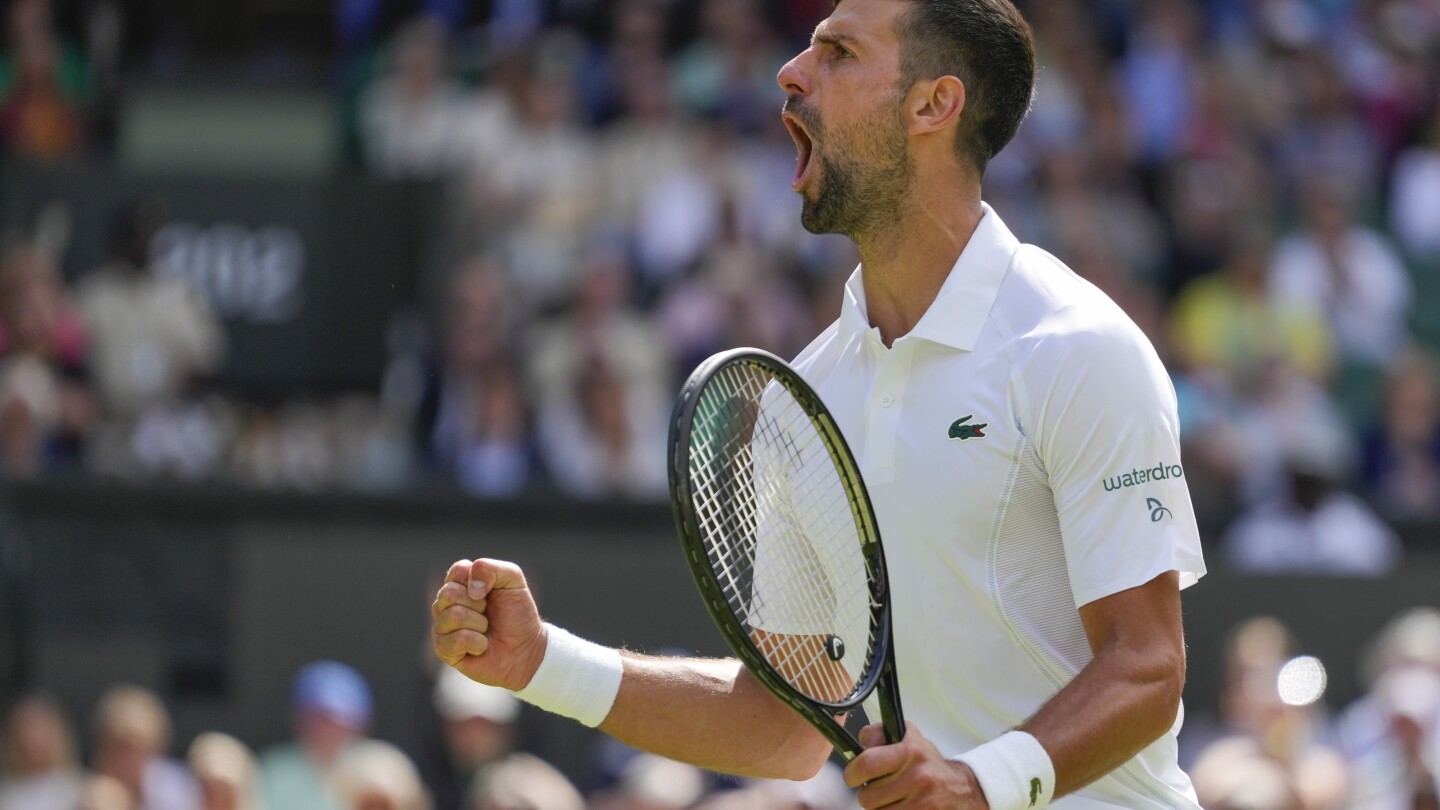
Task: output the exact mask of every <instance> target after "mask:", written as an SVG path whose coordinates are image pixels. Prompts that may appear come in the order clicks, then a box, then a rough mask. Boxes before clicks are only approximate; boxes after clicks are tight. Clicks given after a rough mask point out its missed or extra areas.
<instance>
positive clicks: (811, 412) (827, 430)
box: [667, 348, 905, 761]
mask: <svg viewBox="0 0 1440 810" xmlns="http://www.w3.org/2000/svg"><path fill="white" fill-rule="evenodd" d="M736 363H753V364H756V365H759V366H762V367H764V368H765V369H766V370H767V371H769V372H770V373H771V375H772V376H773V377H774V379H775V380H776V381H777V382H779V383H780V384H781V385H783V386H785V388H786V389H787V390H788V391H789V392H790V394H791V395H792V396H794V398H795V401H796V402H797V403H799V404H800V406H801V408H802V409H803V410H804V412H805V414H806V416H808V417H809V419H810V422H811V424H812V425H813V426H814V427H815V429H816V431H817V433H818V434H819V435H820V437H821V440H822V441H823V442H824V444H825V449H826V452H827V453H829V455H830V458H831V459H832V460H833V461H834V462H835V464H836V466H837V467H839V469H840V471H841V473H842V478H844V479H845V487H844V488H845V494H846V499H847V501H848V502H849V505H850V511H851V515H852V517H853V518H854V519H855V524H856V527H857V528H858V529H859V532H860V535H861V537H862V538H863V542H862V544H861V550H862V553H863V554H864V556H865V567H866V570H867V574H868V575H867V577H866V580H867V585H868V587H869V591H870V600H871V605H872V606H873V605H879V606H880V607H879V615H878V616H877V620H878V625H879V627H878V629H877V632H878V634H879V642H878V644H879V649H880V655H879V656H876V658H877V659H878V665H877V664H876V663H875V662H872V663H871V665H870V667H869V668H868V670H867V671H866V672H865V673H864V677H863V679H862V680H861V682H860V685H859V687H858V688H856V689H855V690H854V691H853V692H852V693H851V694H850V696H849V697H847V698H846V699H845V700H843V701H840V702H828V701H822V700H818V699H815V698H811V697H808V696H806V695H804V694H802V693H801V692H800V691H799V690H798V689H796V688H795V687H793V686H791V685H790V683H789V682H787V681H786V680H785V678H784V677H783V676H782V675H781V674H780V673H779V672H777V671H776V670H775V668H774V667H773V666H771V664H770V662H769V661H767V660H766V658H765V656H764V654H763V653H762V652H761V651H760V649H759V647H757V646H756V644H755V642H754V640H753V639H751V637H750V635H749V634H748V633H746V632H745V628H744V625H743V624H742V623H741V621H740V619H739V618H738V617H737V616H736V615H735V612H734V611H733V610H731V608H730V604H729V601H728V600H727V599H726V597H725V591H724V588H723V587H722V585H721V584H720V582H719V580H718V579H717V578H716V576H715V569H714V567H713V566H712V565H711V564H710V561H709V552H708V551H707V549H706V546H705V541H704V537H703V536H702V534H701V530H700V521H699V519H698V516H697V515H696V513H695V503H694V500H693V497H692V490H691V486H690V453H689V450H690V433H691V429H692V427H693V426H694V417H695V409H696V408H697V407H698V406H699V404H700V398H701V393H702V392H703V391H704V390H705V386H706V385H707V384H708V383H709V382H710V380H711V378H713V377H714V376H715V375H716V374H717V373H719V372H720V370H721V369H723V368H726V367H727V366H730V365H732V364H736ZM668 450H669V452H668V453H667V457H668V459H669V465H668V466H669V478H670V494H671V498H670V505H671V510H672V512H673V513H674V517H675V527H676V530H677V532H678V533H679V535H680V542H681V545H682V546H683V547H684V551H685V562H686V564H687V565H688V566H689V568H690V573H691V575H692V576H693V577H694V579H695V584H696V586H697V587H698V588H699V589H700V595H701V598H702V599H703V601H704V603H705V609H706V610H707V611H708V612H709V613H710V618H711V619H712V620H714V622H715V626H716V627H717V628H719V630H720V633H721V635H722V636H724V638H725V642H726V644H728V645H729V647H730V650H731V652H733V653H734V654H735V656H736V657H737V658H739V659H740V661H741V663H743V664H744V665H745V666H746V668H747V669H749V670H750V672H751V673H752V674H753V675H754V676H755V678H756V680H758V681H759V682H760V684H761V685H762V686H764V687H765V688H766V689H767V690H768V691H769V692H770V693H771V694H772V695H774V696H775V697H776V698H778V699H779V700H780V701H781V702H782V703H784V704H785V705H787V706H789V707H790V708H791V709H793V710H794V711H796V712H797V713H799V714H800V716H801V717H803V718H804V719H805V720H807V721H808V722H809V723H810V725H812V726H814V727H815V729H816V730H817V731H819V732H820V733H821V734H822V735H824V736H825V738H826V739H827V740H829V742H830V744H831V745H832V746H833V747H834V748H835V750H836V751H837V752H838V753H839V754H840V755H841V756H842V757H844V758H845V760H846V761H849V760H851V759H854V758H855V757H856V756H858V755H859V754H860V752H861V751H863V750H864V746H862V745H861V744H860V741H859V740H857V739H856V738H855V735H853V734H851V733H850V731H849V730H848V729H846V728H845V726H844V725H843V724H842V723H840V722H839V721H838V720H836V718H835V715H836V714H839V713H843V712H848V711H851V710H854V709H855V708H856V707H858V706H860V704H861V703H862V702H863V701H864V700H865V699H866V698H867V697H868V696H869V695H870V694H871V693H872V692H875V691H876V688H877V687H879V694H878V698H879V703H880V714H881V717H880V718H879V720H880V722H881V723H882V724H883V725H884V726H885V736H886V741H887V742H890V743H894V742H898V741H899V740H900V739H901V738H902V737H903V736H904V733H905V720H904V714H903V711H902V710H901V707H900V689H899V680H898V678H897V676H896V673H895V654H894V650H893V646H892V638H891V626H890V600H889V590H890V583H889V579H888V576H887V574H886V567H885V553H884V548H883V547H882V546H881V543H880V530H879V524H878V523H877V522H876V520H875V510H874V508H873V507H872V506H871V503H870V496H869V494H868V492H867V491H866V489H865V481H864V479H863V478H862V477H861V475H860V468H859V465H857V464H856V463H855V457H854V455H852V454H851V452H850V446H849V445H848V444H847V443H846V441H845V436H844V435H843V434H841V432H840V428H839V427H838V426H837V425H836V424H835V419H834V417H832V416H831V414H830V410H829V409H828V408H826V407H825V403H824V402H823V401H821V399H820V396H819V395H818V394H816V393H815V390H814V389H813V388H811V387H810V385H809V384H808V383H806V382H805V380H804V379H803V378H801V377H800V375H799V374H798V373H796V371H795V370H794V369H793V368H791V367H790V365H789V364H788V363H786V362H785V361H784V360H781V359H780V358H779V357H776V356H775V355H773V354H771V353H769V352H766V351H763V350H760V349H751V348H740V349H731V350H729V351H724V352H721V353H719V354H716V355H714V356H712V357H710V358H708V359H707V360H705V362H703V363H701V364H700V365H699V366H698V367H697V368H696V369H695V371H694V372H692V373H691V375H690V377H689V379H687V380H686V381H685V385H684V386H683V387H681V389H680V395H679V397H678V398H677V399H676V403H675V410H674V412H673V413H672V415H671V419H670V437H669V445H668ZM875 719H876V718H871V722H874V720H875Z"/></svg>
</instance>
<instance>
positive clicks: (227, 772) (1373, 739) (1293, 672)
mask: <svg viewBox="0 0 1440 810" xmlns="http://www.w3.org/2000/svg"><path fill="white" fill-rule="evenodd" d="M1302 652H1303V651H1302V650H1301V649H1299V647H1298V642H1297V641H1296V639H1295V638H1294V636H1293V635H1291V633H1290V631H1289V630H1288V629H1287V628H1286V627H1285V626H1284V625H1283V624H1282V623H1281V622H1280V621H1279V620H1277V619H1274V618H1271V617H1264V616H1261V617H1255V618H1252V619H1248V620H1246V621H1244V622H1243V623H1241V624H1240V625H1239V626H1238V627H1236V628H1235V629H1234V630H1233V632H1232V633H1231V634H1230V636H1229V639H1228V642H1227V643H1226V646H1225V649H1224V650H1223V652H1221V654H1220V655H1219V656H1217V658H1219V659H1220V660H1221V661H1222V666H1223V676H1222V678H1221V683H1220V693H1219V695H1218V700H1217V701H1216V703H1215V704H1214V705H1198V706H1197V705H1194V704H1191V705H1188V706H1186V707H1184V708H1185V709H1186V710H1187V711H1183V712H1182V716H1181V718H1180V722H1182V723H1183V726H1182V730H1181V736H1180V744H1181V750H1180V756H1181V762H1182V764H1183V765H1184V766H1185V767H1186V768H1187V770H1188V771H1189V772H1190V773H1191V775H1192V778H1193V779H1194V781H1195V786H1196V790H1197V792H1198V794H1199V797H1200V802H1201V804H1202V805H1203V806H1204V807H1205V808H1207V810H1436V808H1437V807H1440V799H1437V792H1440V781H1437V775H1440V610H1437V609H1435V608H1433V607H1421V608H1414V609H1411V610H1407V611H1404V612H1402V613H1401V614H1399V615H1397V616H1395V617H1394V618H1393V619H1392V620H1391V621H1390V622H1389V623H1388V624H1387V625H1386V626H1385V627H1384V628H1383V629H1382V630H1381V632H1380V633H1379V635H1378V636H1377V638H1376V639H1375V641H1374V642H1373V644H1372V645H1371V646H1370V648H1369V649H1368V650H1367V651H1366V653H1365V657H1364V660H1363V662H1362V666H1361V671H1362V681H1363V685H1362V688H1363V692H1362V694H1361V695H1360V697H1359V698H1358V699H1356V700H1354V701H1352V702H1350V703H1349V705H1346V706H1343V708H1340V710H1338V711H1337V710H1335V709H1336V702H1335V699H1334V697H1333V695H1328V694H1327V689H1326V687H1327V675H1326V670H1325V668H1324V664H1323V663H1322V662H1320V661H1319V660H1318V659H1316V658H1314V657H1311V656H1306V655H1303V654H1302ZM1332 663H1335V662H1332ZM1345 665H1348V662H1346V664H1345ZM431 690H432V691H431V702H430V709H429V711H430V712H431V713H432V717H431V720H432V722H430V723H427V724H425V725H426V727H427V728H429V729H431V731H430V732H429V733H430V739H427V740H425V741H423V742H422V743H421V744H420V745H419V746H418V747H417V748H416V749H415V750H410V751H407V750H402V749H401V748H400V747H398V746H396V745H394V744H392V743H390V742H386V741H384V740H383V739H380V738H378V737H377V736H376V735H375V734H374V732H373V729H372V719H373V715H374V708H375V707H374V700H375V698H374V696H373V695H372V693H371V690H370V688H369V686H368V684H367V682H366V680H365V678H364V676H363V675H362V674H361V673H359V672H358V671H356V670H355V669H354V668H352V667H350V666H348V665H346V664H343V663H340V662H337V661H314V662H311V663H308V664H306V665H305V666H304V667H302V668H301V669H300V670H299V672H298V673H297V674H296V676H295V678H294V682H293V685H292V688H291V690H290V706H289V712H290V717H291V722H292V729H293V732H292V737H291V738H290V739H289V740H287V741H284V742H280V743H276V744H272V745H268V746H265V747H262V748H261V749H260V750H259V751H258V753H257V752H256V751H255V750H254V749H252V748H251V747H250V745H248V744H247V742H246V741H242V740H240V739H237V738H236V737H234V736H231V735H229V734H226V733H223V732H219V731H209V732H204V733H200V734H198V735H196V736H195V737H194V738H193V739H192V740H190V741H188V745H179V746H177V742H180V741H177V740H176V739H175V735H174V733H173V731H172V728H171V723H170V719H169V716H168V713H167V711H166V707H165V706H164V704H163V703H162V702H161V700H160V699H159V698H158V697H157V696H156V695H155V694H154V693H152V692H150V691H148V690H146V689H143V688H140V687H138V686H133V685H120V686H115V687H113V688H111V689H109V690H107V691H106V692H105V693H104V694H103V695H102V696H101V697H100V698H99V700H98V702H97V703H96V705H95V707H94V709H93V711H92V713H91V720H90V724H89V727H88V734H87V735H86V736H85V738H84V741H83V744H82V742H81V740H80V739H79V737H78V736H77V733H76V730H75V728H74V726H73V725H72V723H71V720H70V717H71V714H70V712H69V711H68V710H67V709H68V707H65V706H63V705H62V704H61V703H60V702H58V701H57V700H56V699H55V698H53V697H50V696H47V695H45V694H43V693H31V694H28V695H25V696H21V697H20V698H19V699H17V700H13V701H9V702H7V704H6V706H5V707H4V709H5V711H6V712H7V713H6V715H5V719H4V736H3V759H0V810H587V808H588V810H855V808H857V807H858V805H857V804H856V802H855V799H854V796H853V793H852V791H850V790H849V789H848V788H847V787H846V786H845V783H844V779H843V776H842V774H841V771H840V768H839V766H838V765H837V764H835V763H833V762H832V763H829V764H827V766H826V767H825V768H824V769H823V770H822V771H821V772H820V774H819V775H818V776H816V777H815V778H813V779H811V780H809V781H807V782H785V781H779V782H769V781H759V782H755V781H748V780H741V779H735V778H731V777H723V776H720V775H718V774H714V773H709V772H705V771H701V770H699V769H696V768H693V767H691V766H688V765H683V764H680V763H677V762H673V761H670V760H666V759H663V758H660V757H656V756H653V755H649V754H642V753H638V752H636V751H634V750H632V749H629V748H627V747H625V746H623V745H621V744H619V743H617V742H614V741H613V740H608V739H605V738H599V737H597V738H595V739H596V742H595V743H594V744H593V745H592V748H591V750H590V751H589V753H588V755H587V756H586V757H585V761H586V763H587V764H586V765H585V766H584V769H583V772H581V773H577V774H572V775H571V776H567V775H566V774H565V773H562V772H561V771H560V770H559V769H557V768H556V767H555V766H553V765H551V764H549V763H547V762H546V761H545V760H543V759H541V758H539V757H537V756H536V755H534V754H533V753H530V752H529V751H528V750H527V748H526V746H524V745H522V744H521V743H522V741H524V740H529V741H531V742H534V741H535V737H536V735H535V734H534V733H533V731H530V732H526V729H525V727H526V726H527V725H529V724H531V723H532V721H534V720H535V719H536V717H537V716H536V714H535V712H536V710H534V709H531V708H528V707H524V706H522V705H521V704H520V703H519V701H518V700H517V699H516V698H515V697H514V695H512V694H511V693H510V692H508V691H506V690H503V689H496V688H492V687H487V686H483V685H481V684H477V683H475V682H473V681H470V680H468V679H467V678H465V677H464V676H463V675H460V674H459V673H457V672H455V671H454V670H452V669H449V668H448V667H441V668H439V671H438V672H436V674H435V675H434V677H433V680H432V681H431ZM277 710H280V711H283V709H281V708H280V707H277ZM532 729H533V726H532ZM572 776H573V777H574V778H573V779H572V778H571V777H572Z"/></svg>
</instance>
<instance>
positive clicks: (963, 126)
mask: <svg viewBox="0 0 1440 810" xmlns="http://www.w3.org/2000/svg"><path fill="white" fill-rule="evenodd" d="M906 2H908V3H910V6H911V7H910V8H909V9H908V10H906V11H905V12H904V13H902V14H901V16H900V17H899V19H898V20H897V21H896V23H895V29H896V34H897V35H898V36H899V39H900V87H901V88H902V89H908V88H909V87H910V86H911V85H913V84H914V83H915V82H917V81H920V80H921V79H934V78H937V77H940V76H955V77H957V78H958V79H960V81H962V82H964V84H965V112H964V113H963V114H962V118H961V123H960V130H959V132H958V133H957V135H956V139H955V149H956V151H957V152H958V153H959V155H960V157H961V159H962V160H967V161H969V162H970V163H971V164H972V165H974V166H975V168H976V169H978V170H979V172H980V174H982V175H983V174H984V173H985V166H986V164H988V163H989V162H990V159H991V158H993V157H995V156H996V155H997V154H999V153H1000V150H1001V149H1004V148H1005V145H1006V144H1008V143H1010V139H1011V138H1014V137H1015V132H1016V130H1018V129H1019V128H1020V122H1021V121H1023V120H1025V115H1026V113H1028V112H1029V111H1030V101H1031V98H1032V97H1033V96H1034V92H1035V42H1034V39H1033V37H1032V36H1031V33H1030V25H1029V23H1027V22H1025V18H1024V17H1023V16H1021V15H1020V11H1019V10H1018V9H1016V8H1015V6H1014V4H1012V3H1011V2H1010V0H906ZM837 4H838V3H837Z"/></svg>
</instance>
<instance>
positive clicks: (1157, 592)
mask: <svg viewBox="0 0 1440 810" xmlns="http://www.w3.org/2000/svg"><path fill="white" fill-rule="evenodd" d="M1080 620H1081V622H1082V623H1083V624H1084V626H1085V633H1086V635H1087V636H1088V637H1089V640H1090V647H1091V649H1092V650H1093V651H1094V653H1095V657H1094V659H1093V660H1092V661H1091V662H1090V663H1089V664H1088V665H1086V667H1085V668H1084V669H1083V670H1081V671H1080V674H1078V675H1076V676H1075V678H1074V679H1073V680H1072V681H1070V683H1068V684H1066V685H1065V687H1064V688H1063V689H1061V690H1060V691H1059V692H1058V693H1056V694H1055V695H1054V696H1053V697H1051V698H1050V700H1049V701H1047V702H1046V703H1045V705H1044V706H1042V707H1041V708H1040V710H1039V711H1037V712H1036V713H1035V715H1034V716H1033V717H1032V718H1030V720H1029V721H1027V722H1026V723H1025V724H1024V725H1022V726H1021V727H1020V728H1021V730H1022V731H1025V732H1028V733H1029V734H1031V735H1033V736H1034V737H1035V738H1036V739H1037V740H1039V742H1040V744H1041V746H1042V747H1043V748H1044V749H1045V751H1046V753H1047V754H1049V756H1050V761H1051V762H1052V763H1053V764H1054V766H1055V781H1056V788H1055V796H1056V797H1059V796H1062V795H1064V794H1066V793H1071V792H1074V791H1076V790H1079V789H1080V788H1082V787H1084V786H1085V785H1087V784H1089V783H1091V782H1093V781H1095V780H1096V779H1099V778H1100V777H1101V776H1104V775H1105V774H1107V773H1109V772H1110V771H1112V770H1114V769H1115V768H1117V767H1119V766H1120V765H1122V764H1124V763H1125V762H1126V761H1127V760H1129V759H1130V758H1131V757H1133V756H1135V754H1137V753H1139V752H1140V750H1141V749H1143V748H1144V747H1145V746H1147V745H1149V744H1150V743H1151V742H1154V741H1155V740H1156V739H1157V738H1158V737H1160V735H1162V734H1164V733H1165V732H1166V731H1167V730H1168V729H1169V728H1170V726H1171V725H1173V724H1174V722H1175V716H1176V712H1177V711H1178V710H1179V704H1180V691H1181V688H1182V687H1183V686H1184V683H1185V646H1184V639H1183V636H1182V632H1181V624H1180V586H1179V575H1178V574H1176V573H1175V572H1173V571H1171V572H1168V573H1165V574H1162V575H1160V576H1158V577H1156V578H1154V579H1152V580H1150V581H1149V582H1147V583H1145V584H1144V585H1140V586H1138V587H1135V588H1131V589H1129V590H1125V591H1121V592H1119V593H1116V594H1112V595H1110V596H1107V597H1105V598H1103V599H1097V600H1096V601H1094V602H1092V603H1090V604H1088V605H1085V606H1084V607H1082V608H1080ZM860 741H861V742H862V743H864V744H865V745H867V746H876V747H873V748H868V749H867V750H866V751H865V753H863V754H861V755H860V756H859V757H856V758H855V760H854V761H852V762H851V763H850V765H849V766H848V767H847V768H846V770H845V778H846V781H847V782H849V783H850V785H851V786H852V787H861V786H862V785H863V786H864V787H863V788H862V790H861V791H860V801H861V805H862V806H863V807H866V808H871V807H891V806H894V807H897V808H912V807H913V808H928V807H935V808H940V807H946V808H984V807H987V804H986V803H985V800H984V793H983V791H981V789H980V785H979V783H978V781H977V780H976V779H975V774H974V773H973V772H972V771H971V770H970V768H969V766H967V765H965V764H963V763H960V762H953V761H949V760H946V759H944V758H943V757H942V756H941V754H940V753H939V751H938V750H936V748H935V746H934V745H933V744H932V743H930V741H929V740H927V739H925V737H924V736H923V733H922V730H921V729H919V728H917V727H915V726H914V724H911V725H910V729H909V733H907V735H906V737H905V739H904V740H902V741H901V742H899V743H896V744H894V745H884V736H883V733H882V730H881V729H880V728H879V727H878V726H873V725H872V726H869V727H867V728H866V729H864V731H863V732H862V733H861V737H860Z"/></svg>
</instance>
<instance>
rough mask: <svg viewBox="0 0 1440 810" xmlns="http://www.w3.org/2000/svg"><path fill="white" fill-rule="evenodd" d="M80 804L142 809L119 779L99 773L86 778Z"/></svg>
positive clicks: (83, 808)
mask: <svg viewBox="0 0 1440 810" xmlns="http://www.w3.org/2000/svg"><path fill="white" fill-rule="evenodd" d="M78 806H79V810H140V806H139V805H138V804H136V803H135V799H134V797H132V796H131V795H130V791H128V790H126V789H125V785H124V784H122V783H121V782H120V780H119V779H115V778H114V777H110V776H99V775H95V776H90V777H87V778H86V779H85V791H84V794H83V795H82V796H81V797H80V804H79V805H78ZM197 806H198V805H197Z"/></svg>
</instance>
